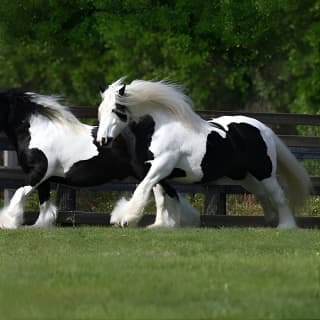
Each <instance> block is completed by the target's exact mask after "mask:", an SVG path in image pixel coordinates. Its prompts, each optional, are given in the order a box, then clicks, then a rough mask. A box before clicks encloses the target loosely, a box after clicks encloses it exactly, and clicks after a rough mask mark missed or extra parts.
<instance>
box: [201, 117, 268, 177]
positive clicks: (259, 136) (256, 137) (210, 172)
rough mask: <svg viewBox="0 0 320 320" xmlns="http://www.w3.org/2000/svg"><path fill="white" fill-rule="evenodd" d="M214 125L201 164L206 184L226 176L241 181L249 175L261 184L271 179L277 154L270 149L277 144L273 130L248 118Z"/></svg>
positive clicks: (221, 120)
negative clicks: (273, 138)
mask: <svg viewBox="0 0 320 320" xmlns="http://www.w3.org/2000/svg"><path fill="white" fill-rule="evenodd" d="M209 123H210V122H209ZM212 124H213V130H212V131H211V133H210V134H209V135H208V137H207V146H206V147H207V148H206V154H205V156H204V158H203V160H202V163H201V166H202V170H203V173H204V177H203V180H204V181H210V180H216V179H218V178H221V177H223V176H226V177H229V178H231V179H234V180H241V179H244V178H245V176H246V175H247V173H251V174H252V175H253V176H254V177H256V178H257V179H258V180H263V179H265V178H268V177H270V176H271V174H272V171H273V151H272V150H270V148H271V149H273V144H272V143H270V139H271V136H270V132H271V130H270V129H268V128H267V127H266V126H265V125H264V124H262V123H261V122H259V121H258V120H256V119H253V118H249V117H244V116H234V117H233V116H223V117H220V118H217V119H213V120H212ZM217 124H218V126H217ZM269 130H270V131H269Z"/></svg>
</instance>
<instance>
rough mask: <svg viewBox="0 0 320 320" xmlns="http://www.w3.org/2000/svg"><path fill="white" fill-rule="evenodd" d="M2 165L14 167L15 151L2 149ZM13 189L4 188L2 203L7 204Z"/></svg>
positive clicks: (15, 162) (15, 160)
mask: <svg viewBox="0 0 320 320" xmlns="http://www.w3.org/2000/svg"><path fill="white" fill-rule="evenodd" d="M3 165H4V166H5V167H7V168H15V167H17V166H18V158H17V153H16V152H15V151H7V150H5V151H3ZM14 192H15V190H13V189H5V190H4V192H3V201H4V205H5V206H7V205H8V204H9V202H10V199H11V197H12V196H13V194H14Z"/></svg>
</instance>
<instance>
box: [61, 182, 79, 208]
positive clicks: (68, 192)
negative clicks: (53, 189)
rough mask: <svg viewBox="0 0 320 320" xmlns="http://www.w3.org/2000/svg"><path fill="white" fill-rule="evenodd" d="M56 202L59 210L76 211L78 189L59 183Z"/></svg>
mask: <svg viewBox="0 0 320 320" xmlns="http://www.w3.org/2000/svg"><path fill="white" fill-rule="evenodd" d="M56 202H57V206H58V209H59V211H75V210H76V190H74V189H71V188H68V187H66V186H63V185H61V184H59V185H58V187H57V197H56Z"/></svg>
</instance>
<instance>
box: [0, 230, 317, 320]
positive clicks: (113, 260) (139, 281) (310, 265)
mask: <svg viewBox="0 0 320 320" xmlns="http://www.w3.org/2000/svg"><path fill="white" fill-rule="evenodd" d="M319 317H320V232H319V231H318V230H290V231H278V230H274V229H219V230H214V229H194V230H173V231H172V230H146V229H116V228H93V227H83V228H55V229H51V230H32V229H20V230H16V231H10V230H8V231H4V230H1V237H0V318H1V319H214V318H216V319H229V318H239V319H249V318H252V319H253V318H254V319H257V318H260V319H280V318H281V319H282V318H290V319H291V318H295V319H310V318H319Z"/></svg>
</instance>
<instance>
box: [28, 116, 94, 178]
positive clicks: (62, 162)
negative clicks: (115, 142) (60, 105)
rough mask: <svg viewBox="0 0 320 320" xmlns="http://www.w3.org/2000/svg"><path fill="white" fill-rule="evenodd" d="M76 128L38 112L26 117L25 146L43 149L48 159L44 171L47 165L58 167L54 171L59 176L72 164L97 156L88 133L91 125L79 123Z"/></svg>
mask: <svg viewBox="0 0 320 320" xmlns="http://www.w3.org/2000/svg"><path fill="white" fill-rule="evenodd" d="M76 127H77V128H78V130H74V128H75V127H74V126H68V125H65V123H63V122H59V121H55V120H51V119H48V118H46V117H44V116H42V115H39V114H37V115H32V116H31V118H30V128H29V132H30V136H31V140H30V144H29V148H30V149H32V148H38V149H40V150H41V151H43V152H44V153H45V154H46V155H47V158H48V161H49V162H50V163H48V170H49V168H50V167H54V168H56V167H57V168H60V170H59V171H60V172H57V175H59V176H63V175H64V174H65V173H66V172H67V171H68V170H69V169H70V168H71V166H72V165H73V164H74V163H76V162H78V161H82V160H88V159H91V158H92V157H94V156H96V155H98V149H97V147H96V146H95V145H94V143H93V137H92V135H91V130H92V127H90V126H87V125H84V124H81V123H80V122H79V123H77V124H76ZM83 146H86V148H83Z"/></svg>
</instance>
